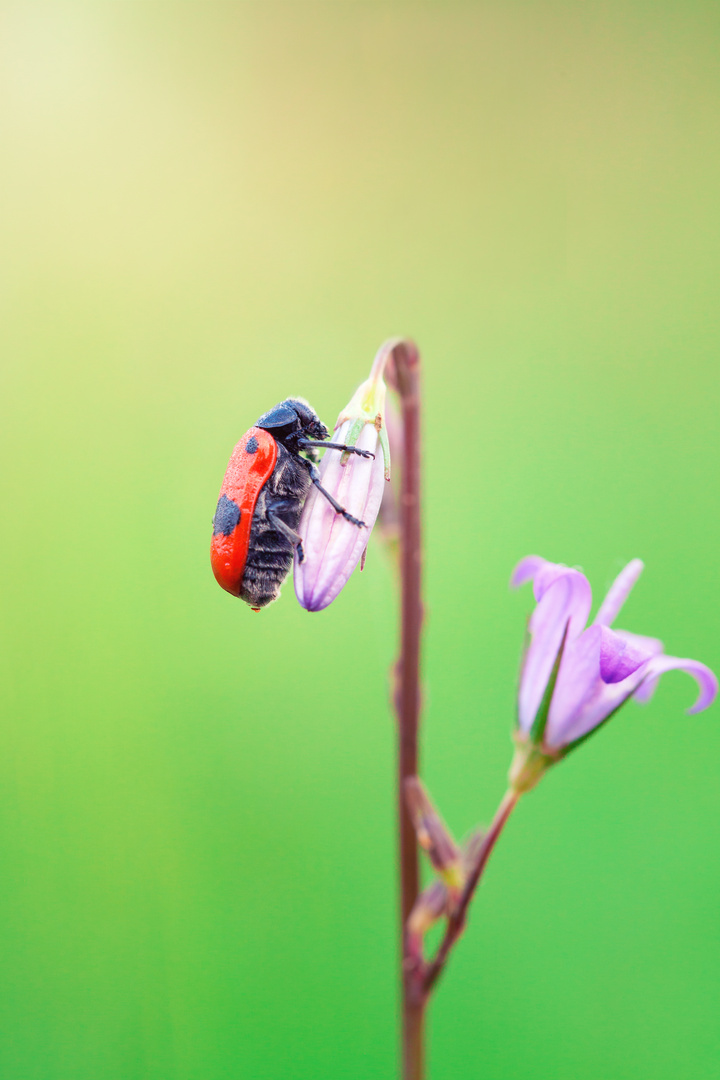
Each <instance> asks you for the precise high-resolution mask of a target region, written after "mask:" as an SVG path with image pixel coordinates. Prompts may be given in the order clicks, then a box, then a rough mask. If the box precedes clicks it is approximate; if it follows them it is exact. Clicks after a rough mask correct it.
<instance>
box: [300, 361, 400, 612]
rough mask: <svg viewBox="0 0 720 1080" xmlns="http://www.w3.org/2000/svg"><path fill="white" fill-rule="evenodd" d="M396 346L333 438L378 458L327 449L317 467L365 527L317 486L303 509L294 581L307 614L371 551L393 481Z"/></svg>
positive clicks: (376, 366) (321, 604)
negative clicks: (389, 384)
mask: <svg viewBox="0 0 720 1080" xmlns="http://www.w3.org/2000/svg"><path fill="white" fill-rule="evenodd" d="M394 344H395V343H394V342H392V341H390V342H386V344H385V345H383V346H382V348H381V349H380V350H379V352H378V354H377V356H376V357H375V361H374V363H373V366H372V369H371V372H370V376H369V378H368V379H366V381H365V382H364V383H363V384H362V385H361V386H360V387H358V389H357V390H356V392H355V394H354V395H353V397H352V398H351V400H350V401H349V403H348V405H347V406H346V407H345V409H343V411H342V412H341V413H340V416H339V417H338V422H337V425H336V428H335V432H334V434H333V436H332V441H333V442H339V443H344V444H345V445H348V446H357V447H358V448H359V449H361V450H368V451H370V453H371V454H374V455H375V457H374V458H373V459H369V458H363V457H360V456H359V455H357V454H349V453H347V451H341V450H326V451H325V453H324V457H323V460H322V462H321V463H320V467H319V474H320V477H319V479H320V484H321V485H322V486H323V487H324V488H325V489H326V491H328V492H329V493H330V495H332V496H333V498H334V499H335V500H336V501H337V502H338V503H339V504H340V505H341V506H342V507H344V509H345V510H347V511H348V513H349V514H350V515H351V516H352V517H354V518H356V519H357V520H358V521H362V522H363V526H362V527H358V526H357V525H356V524H354V523H353V522H352V521H347V520H346V519H345V518H344V517H343V516H342V515H341V514H339V513H337V512H336V511H335V510H334V509H333V507H332V506H331V504H330V503H329V502H328V500H327V499H326V498H325V496H324V495H323V494H322V493H321V492H320V491H318V490H317V488H313V489H312V490H311V491H310V493H309V495H308V497H307V500H306V502H305V506H304V508H303V513H302V517H301V519H300V525H299V526H298V532H299V534H300V537H301V539H302V549H303V556H304V557H303V561H302V562H301V561H300V558H299V554H296V556H295V569H294V579H295V593H296V595H297V598H298V600H299V601H300V603H301V604H302V606H303V607H304V608H306V609H307V610H308V611H322V609H323V608H326V607H327V606H328V604H330V603H332V601H333V600H334V599H335V597H336V596H337V595H338V593H339V592H340V590H341V589H342V588H343V586H344V585H345V584H346V583H347V581H348V578H349V577H350V575H351V574H352V572H353V570H354V569H355V567H356V566H357V564H358V562H359V561H360V558H361V556H362V555H363V553H364V551H365V548H366V547H367V542H368V538H369V535H370V532H371V530H372V527H373V525H374V524H375V520H376V518H377V515H378V511H379V509H380V502H381V500H382V497H383V492H384V488H385V481H386V480H389V479H390V449H389V445H388V439H387V432H386V430H385V425H384V411H385V394H386V387H385V382H384V381H383V372H384V369H385V364H386V363H387V359H388V357H389V356H390V354H391V352H392V349H393V346H394Z"/></svg>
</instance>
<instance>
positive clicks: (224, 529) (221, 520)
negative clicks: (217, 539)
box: [213, 495, 240, 536]
mask: <svg viewBox="0 0 720 1080" xmlns="http://www.w3.org/2000/svg"><path fill="white" fill-rule="evenodd" d="M239 520H240V507H239V506H238V504H237V503H236V502H233V500H232V499H229V498H228V497H227V495H221V496H220V498H219V499H218V504H217V510H216V511H215V517H214V518H213V536H217V535H218V533H222V534H223V536H230V534H231V533H232V531H233V529H234V528H235V526H236V525H237V523H238V521H239Z"/></svg>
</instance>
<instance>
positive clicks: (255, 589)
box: [240, 443, 310, 608]
mask: <svg viewBox="0 0 720 1080" xmlns="http://www.w3.org/2000/svg"><path fill="white" fill-rule="evenodd" d="M277 448H278V457H277V463H276V465H275V468H274V470H273V472H272V475H271V476H270V477H269V478H268V480H267V482H266V483H265V485H264V486H263V488H262V490H261V492H260V494H259V495H258V499H257V503H256V504H255V510H254V512H253V517H252V523H251V525H250V542H249V546H248V554H247V560H246V562H245V570H244V573H243V578H242V583H241V586H240V599H241V600H244V601H245V602H246V603H247V604H250V606H251V607H254V608H262V607H266V606H267V605H268V604H269V603H271V602H272V601H273V600H275V599H277V597H278V595H279V594H280V586H281V585H282V583H283V581H284V580H285V578H286V577H287V575H288V573H289V571H290V567H291V566H292V561H293V555H294V547H293V544H292V541H291V540H290V539H289V537H287V536H285V534H284V533H282V532H280V530H279V529H277V528H276V527H275V525H274V524H273V521H272V517H273V516H275V517H277V518H280V519H281V520H282V521H283V522H284V523H285V524H286V525H287V526H288V527H289V528H290V529H292V531H293V532H297V527H298V524H299V522H300V515H301V513H302V508H303V503H304V502H305V496H306V495H307V492H308V488H309V487H310V477H309V475H308V470H307V469H306V468H305V466H304V465H302V464H301V462H300V461H298V459H297V458H295V457H294V456H293V455H292V454H291V453H289V452H288V451H287V450H286V449H285V447H284V446H283V445H282V443H278V444H277Z"/></svg>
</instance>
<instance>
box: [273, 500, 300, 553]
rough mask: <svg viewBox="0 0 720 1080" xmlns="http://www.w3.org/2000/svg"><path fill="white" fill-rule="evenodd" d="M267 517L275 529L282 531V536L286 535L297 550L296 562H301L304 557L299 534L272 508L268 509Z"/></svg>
mask: <svg viewBox="0 0 720 1080" xmlns="http://www.w3.org/2000/svg"><path fill="white" fill-rule="evenodd" d="M267 518H268V521H269V522H270V524H271V525H272V527H273V529H277V531H278V532H279V533H282V534H283V536H284V537H286V538H287V539H288V540H289V541H290V543H291V544H292V545H293V547H294V548H295V550H296V551H297V555H298V562H303V561H304V559H305V552H304V551H303V546H302V540H301V539H300V535H299V534H298V533H296V532H295V530H294V529H291V528H290V526H289V525H288V524H287V522H285V521H283V519H282V518H281V517H280V516H279V515H278V514H275V513H273V511H272V510H269V511H268V515H267Z"/></svg>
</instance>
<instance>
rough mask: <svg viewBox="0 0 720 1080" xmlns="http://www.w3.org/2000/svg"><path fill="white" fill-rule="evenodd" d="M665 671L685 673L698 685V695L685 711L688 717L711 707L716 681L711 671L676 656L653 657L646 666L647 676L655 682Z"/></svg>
mask: <svg viewBox="0 0 720 1080" xmlns="http://www.w3.org/2000/svg"><path fill="white" fill-rule="evenodd" d="M665 671H685V672H687V674H688V675H691V676H692V677H693V679H694V680H695V682H696V683H697V684H698V688H699V691H700V692H699V694H698V696H697V700H696V701H695V703H694V704H693V705H691V706H690V708H689V709H687V710H686V711H687V714H688V716H692V715H694V714H695V713H699V712H702V711H703V709H707V708H708V706H709V705H712V703H713V701H714V700H715V698H716V697H717V692H718V680H717V677H716V675H715V673H714V672H713V671H711V670H710V668H709V667H707V665H706V664H701V663H700V661H699V660H686V659H681V658H680V657H677V656H655V657H653V659H652V660H651V661H650V663H649V664H648V675H649V676H650V678H651V680H653V681H654V682H657V677H658V676H659V675H662V674H663V672H665Z"/></svg>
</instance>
